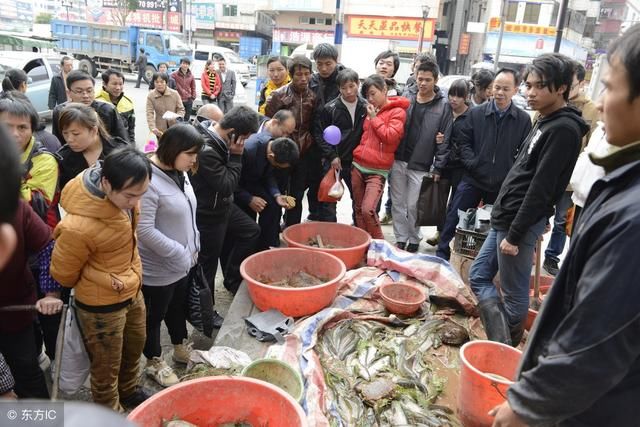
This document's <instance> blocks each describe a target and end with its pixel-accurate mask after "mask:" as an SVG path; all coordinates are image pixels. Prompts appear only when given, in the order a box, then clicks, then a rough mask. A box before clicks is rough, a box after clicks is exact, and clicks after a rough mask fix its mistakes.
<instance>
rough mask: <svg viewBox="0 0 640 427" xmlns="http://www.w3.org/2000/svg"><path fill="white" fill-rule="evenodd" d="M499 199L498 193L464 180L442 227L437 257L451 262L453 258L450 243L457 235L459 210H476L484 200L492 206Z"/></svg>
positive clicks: (450, 204) (456, 192)
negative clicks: (450, 259)
mask: <svg viewBox="0 0 640 427" xmlns="http://www.w3.org/2000/svg"><path fill="white" fill-rule="evenodd" d="M497 197H498V193H489V192H487V191H483V190H480V189H479V188H476V187H474V186H473V185H471V184H470V183H468V182H467V181H465V179H464V178H462V181H460V184H458V188H457V189H456V191H455V194H454V195H453V198H452V199H451V203H449V207H448V208H447V218H446V219H445V221H444V227H442V232H441V233H440V242H439V243H438V248H437V249H436V256H437V257H439V258H442V259H446V260H449V257H450V256H451V248H449V243H450V242H451V239H453V236H455V234H456V226H457V225H458V210H463V211H466V210H467V209H471V208H476V207H478V205H479V204H480V201H481V200H484V203H485V204H492V203H493V202H495V201H496V198H497Z"/></svg>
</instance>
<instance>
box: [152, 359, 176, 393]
mask: <svg viewBox="0 0 640 427" xmlns="http://www.w3.org/2000/svg"><path fill="white" fill-rule="evenodd" d="M174 357H175V356H174ZM144 372H145V374H147V375H148V376H150V377H151V378H153V380H154V381H155V382H157V383H158V384H160V385H161V386H162V387H171V386H172V385H175V384H178V383H179V382H180V380H179V379H178V376H177V375H176V374H175V372H173V369H171V367H170V366H169V365H167V362H165V361H164V360H162V359H161V358H160V357H154V358H153V359H150V360H147V366H146V367H145V368H144Z"/></svg>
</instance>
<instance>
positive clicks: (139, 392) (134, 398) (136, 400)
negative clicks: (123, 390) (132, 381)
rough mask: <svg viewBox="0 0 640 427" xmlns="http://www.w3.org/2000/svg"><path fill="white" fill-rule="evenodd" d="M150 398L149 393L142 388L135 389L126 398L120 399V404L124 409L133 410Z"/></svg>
mask: <svg viewBox="0 0 640 427" xmlns="http://www.w3.org/2000/svg"><path fill="white" fill-rule="evenodd" d="M150 397H151V393H149V392H148V391H146V390H145V389H143V388H142V387H136V391H134V392H133V393H132V394H130V395H129V396H127V397H123V398H120V404H121V405H122V406H124V408H125V409H133V408H135V407H136V406H138V405H139V404H141V403H142V402H144V401H145V400H147V399H148V398H150Z"/></svg>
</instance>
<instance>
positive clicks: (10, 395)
mask: <svg viewBox="0 0 640 427" xmlns="http://www.w3.org/2000/svg"><path fill="white" fill-rule="evenodd" d="M0 399H6V400H17V399H18V396H17V395H16V394H15V393H14V392H13V390H9V391H8V392H6V393H3V394H0Z"/></svg>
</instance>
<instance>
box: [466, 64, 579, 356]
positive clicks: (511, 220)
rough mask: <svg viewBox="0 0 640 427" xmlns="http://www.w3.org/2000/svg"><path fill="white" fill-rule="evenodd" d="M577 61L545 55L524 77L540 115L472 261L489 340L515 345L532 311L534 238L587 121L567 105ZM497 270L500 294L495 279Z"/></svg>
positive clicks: (566, 175)
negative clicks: (531, 277) (531, 281)
mask: <svg viewBox="0 0 640 427" xmlns="http://www.w3.org/2000/svg"><path fill="white" fill-rule="evenodd" d="M574 70H575V62H574V61H573V60H572V59H570V58H568V57H567V56H565V55H561V54H557V53H554V54H544V55H540V56H538V57H537V58H536V59H534V60H533V63H532V64H531V65H530V66H529V68H528V69H527V72H526V74H525V77H526V80H525V84H526V86H527V91H528V100H529V105H530V106H531V108H533V109H535V110H536V111H538V113H540V118H539V119H538V120H537V121H536V123H535V126H534V127H533V129H532V130H531V132H529V135H528V136H527V138H526V140H525V141H524V143H523V144H522V147H520V150H519V153H518V157H517V158H516V161H515V163H514V165H513V167H512V168H511V170H510V171H509V173H508V174H507V177H506V178H505V180H504V183H503V184H502V188H501V189H500V193H499V194H498V197H497V198H496V201H495V203H494V205H493V210H492V211H491V230H490V231H489V234H488V235H487V239H486V240H485V242H484V244H483V245H482V249H480V253H479V254H478V256H477V257H476V259H475V261H474V262H473V264H472V265H471V270H470V272H469V282H470V284H471V289H472V290H473V292H474V294H475V295H476V297H477V298H478V309H479V311H480V319H481V320H482V323H483V324H484V327H485V330H486V332H487V337H488V338H489V339H490V340H493V341H499V342H504V343H508V344H513V345H514V346H517V345H518V344H519V343H520V340H521V339H522V334H523V331H524V323H525V320H526V318H527V312H528V309H529V281H530V276H531V266H532V259H533V253H534V249H535V246H536V241H537V240H538V239H539V238H540V236H541V235H542V233H543V231H544V229H545V226H546V225H547V224H548V221H549V218H550V217H551V215H553V212H554V209H553V207H554V206H555V204H556V203H557V202H558V199H560V197H561V196H562V194H563V193H564V191H565V190H566V188H567V184H568V183H569V178H570V177H571V172H572V171H573V167H574V165H575V163H576V160H577V159H578V153H579V151H580V145H581V142H582V137H583V136H584V135H585V134H586V133H587V131H588V130H589V126H588V125H587V124H586V123H585V121H584V120H582V118H581V117H580V112H579V111H578V110H577V109H575V108H574V107H570V106H567V100H568V98H569V88H570V87H571V82H572V80H573V74H574ZM498 271H499V272H500V292H498V289H497V288H496V286H495V284H494V283H493V278H494V277H495V275H496V273H498Z"/></svg>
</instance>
